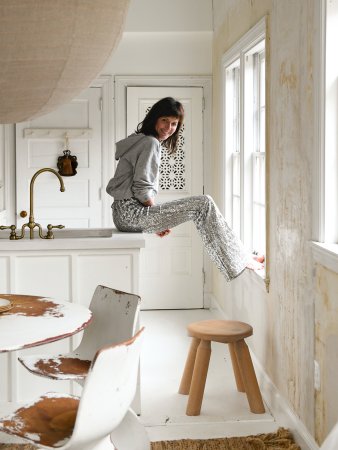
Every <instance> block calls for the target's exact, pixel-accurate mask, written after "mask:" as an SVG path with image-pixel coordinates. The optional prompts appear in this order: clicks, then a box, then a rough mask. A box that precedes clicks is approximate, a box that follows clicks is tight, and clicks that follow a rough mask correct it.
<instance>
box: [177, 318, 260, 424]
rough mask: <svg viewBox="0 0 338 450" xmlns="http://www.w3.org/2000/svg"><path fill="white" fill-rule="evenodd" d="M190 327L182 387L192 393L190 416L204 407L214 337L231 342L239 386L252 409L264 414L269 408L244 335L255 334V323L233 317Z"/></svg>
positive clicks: (218, 340)
mask: <svg viewBox="0 0 338 450" xmlns="http://www.w3.org/2000/svg"><path fill="white" fill-rule="evenodd" d="M187 329H188V335H189V336H191V337H192V342H191V345H190V350H189V354H188V358H187V361H186V363H185V368H184V372H183V376H182V380H181V384H180V388H179V391H178V392H179V393H180V394H185V395H187V394H189V399H188V405H187V410H186V414H187V416H198V415H199V414H200V411H201V405H202V400H203V394H204V387H205V382H206V379H207V373H208V367H209V361H210V354H211V341H215V342H221V343H223V344H228V345H229V350H230V356H231V361H232V367H233V370H234V374H235V379H236V385H237V390H238V391H239V392H245V393H246V396H247V399H248V402H249V406H250V411H251V412H253V413H256V414H263V413H264V412H265V408H264V405H263V400H262V396H261V392H260V390H259V386H258V383H257V378H256V374H255V370H254V367H253V365H252V361H251V356H250V352H249V349H248V347H247V345H246V343H245V341H244V338H246V337H248V336H251V335H252V333H253V329H252V327H251V326H250V325H248V324H247V323H244V322H237V321H233V320H202V321H201V322H194V323H191V324H189V325H188V328H187Z"/></svg>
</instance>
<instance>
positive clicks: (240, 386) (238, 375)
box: [228, 342, 245, 392]
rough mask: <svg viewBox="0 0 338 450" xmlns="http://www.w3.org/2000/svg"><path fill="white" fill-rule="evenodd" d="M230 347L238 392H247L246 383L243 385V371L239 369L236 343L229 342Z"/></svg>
mask: <svg viewBox="0 0 338 450" xmlns="http://www.w3.org/2000/svg"><path fill="white" fill-rule="evenodd" d="M228 346H229V352H230V357H231V362H232V368H233V371H234V375H235V380H236V386H237V391H238V392H245V387H244V383H243V380H242V375H241V371H240V369H239V365H238V361H237V356H236V351H235V348H234V343H233V342H229V344H228Z"/></svg>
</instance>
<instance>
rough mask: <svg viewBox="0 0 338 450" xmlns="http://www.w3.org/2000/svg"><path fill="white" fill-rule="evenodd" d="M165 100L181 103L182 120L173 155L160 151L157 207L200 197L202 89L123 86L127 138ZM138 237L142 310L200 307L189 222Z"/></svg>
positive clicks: (199, 257)
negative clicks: (140, 243) (142, 244)
mask: <svg viewBox="0 0 338 450" xmlns="http://www.w3.org/2000/svg"><path fill="white" fill-rule="evenodd" d="M169 96H170V97H174V98H176V99H177V100H179V101H180V102H181V103H182V104H183V106H184V110H185V120H184V127H183V130H182V132H181V135H180V138H179V147H178V151H177V153H176V155H175V156H174V157H172V156H169V155H168V154H167V152H166V151H165V149H163V150H162V158H161V166H160V190H159V194H158V196H157V198H156V202H157V203H163V202H166V201H170V200H174V199H178V198H183V197H188V196H191V195H199V194H202V193H203V106H202V105H203V88H199V87H193V88H183V87H169V88H167V87H128V88H127V134H128V135H129V134H131V133H132V132H134V131H135V129H136V126H137V124H138V123H139V122H141V121H142V120H143V118H144V116H145V114H146V113H147V111H149V109H150V107H151V106H152V105H153V104H154V103H155V102H156V101H158V100H159V99H161V98H163V97H169ZM144 236H145V238H146V245H145V248H144V249H142V250H141V263H140V269H141V277H140V295H141V298H142V308H143V309H180V308H182V309H185V308H202V307H203V247H202V243H201V239H200V237H199V235H198V233H197V231H196V229H195V226H194V224H193V222H188V223H185V224H182V225H180V226H178V227H175V228H174V229H173V230H172V232H171V234H170V235H169V236H167V237H164V238H159V237H158V236H157V235H154V234H147V233H144Z"/></svg>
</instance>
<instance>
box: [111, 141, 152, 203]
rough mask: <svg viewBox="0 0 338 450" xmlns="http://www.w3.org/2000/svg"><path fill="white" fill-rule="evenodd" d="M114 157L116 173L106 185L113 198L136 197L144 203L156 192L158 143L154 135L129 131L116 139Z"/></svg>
mask: <svg viewBox="0 0 338 450" xmlns="http://www.w3.org/2000/svg"><path fill="white" fill-rule="evenodd" d="M115 159H116V160H118V161H119V162H118V164H117V167H116V171H115V175H114V177H113V178H112V179H111V180H110V181H109V183H108V185H107V188H106V191H107V192H108V194H109V195H111V196H112V197H114V200H126V199H128V198H131V197H135V198H137V199H138V200H139V201H140V202H141V203H144V202H146V201H147V200H149V199H150V198H153V197H154V196H155V195H156V194H157V191H158V179H159V166H160V161H161V145H160V143H159V141H158V140H157V139H156V138H155V137H153V136H146V135H144V134H141V133H140V134H136V133H135V134H131V135H130V136H128V137H127V138H126V139H122V140H121V141H119V142H117V143H116V154H115Z"/></svg>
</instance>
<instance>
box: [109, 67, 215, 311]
mask: <svg viewBox="0 0 338 450" xmlns="http://www.w3.org/2000/svg"><path fill="white" fill-rule="evenodd" d="M132 86H134V87H202V88H203V98H204V102H203V103H204V104H203V186H204V189H203V190H204V192H206V193H210V192H212V183H211V180H212V176H211V175H212V165H213V164H212V162H213V153H212V148H213V147H212V128H211V127H212V121H211V117H212V116H211V115H212V77H211V76H203V77H199V76H179V75H175V76H169V77H168V76H163V75H162V76H161V75H159V76H149V75H129V76H128V75H115V76H114V87H115V89H114V91H115V92H114V101H115V109H114V115H115V117H114V125H115V126H114V142H117V141H119V140H120V139H123V138H124V137H126V133H127V131H126V129H127V128H126V126H127V88H128V87H132ZM114 151H115V149H114ZM110 167H111V166H110ZM203 270H204V274H205V279H204V280H205V281H204V292H203V299H204V300H203V306H204V308H209V307H210V304H211V299H212V265H211V262H210V259H209V258H208V256H207V255H206V254H205V252H204V256H203Z"/></svg>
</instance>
